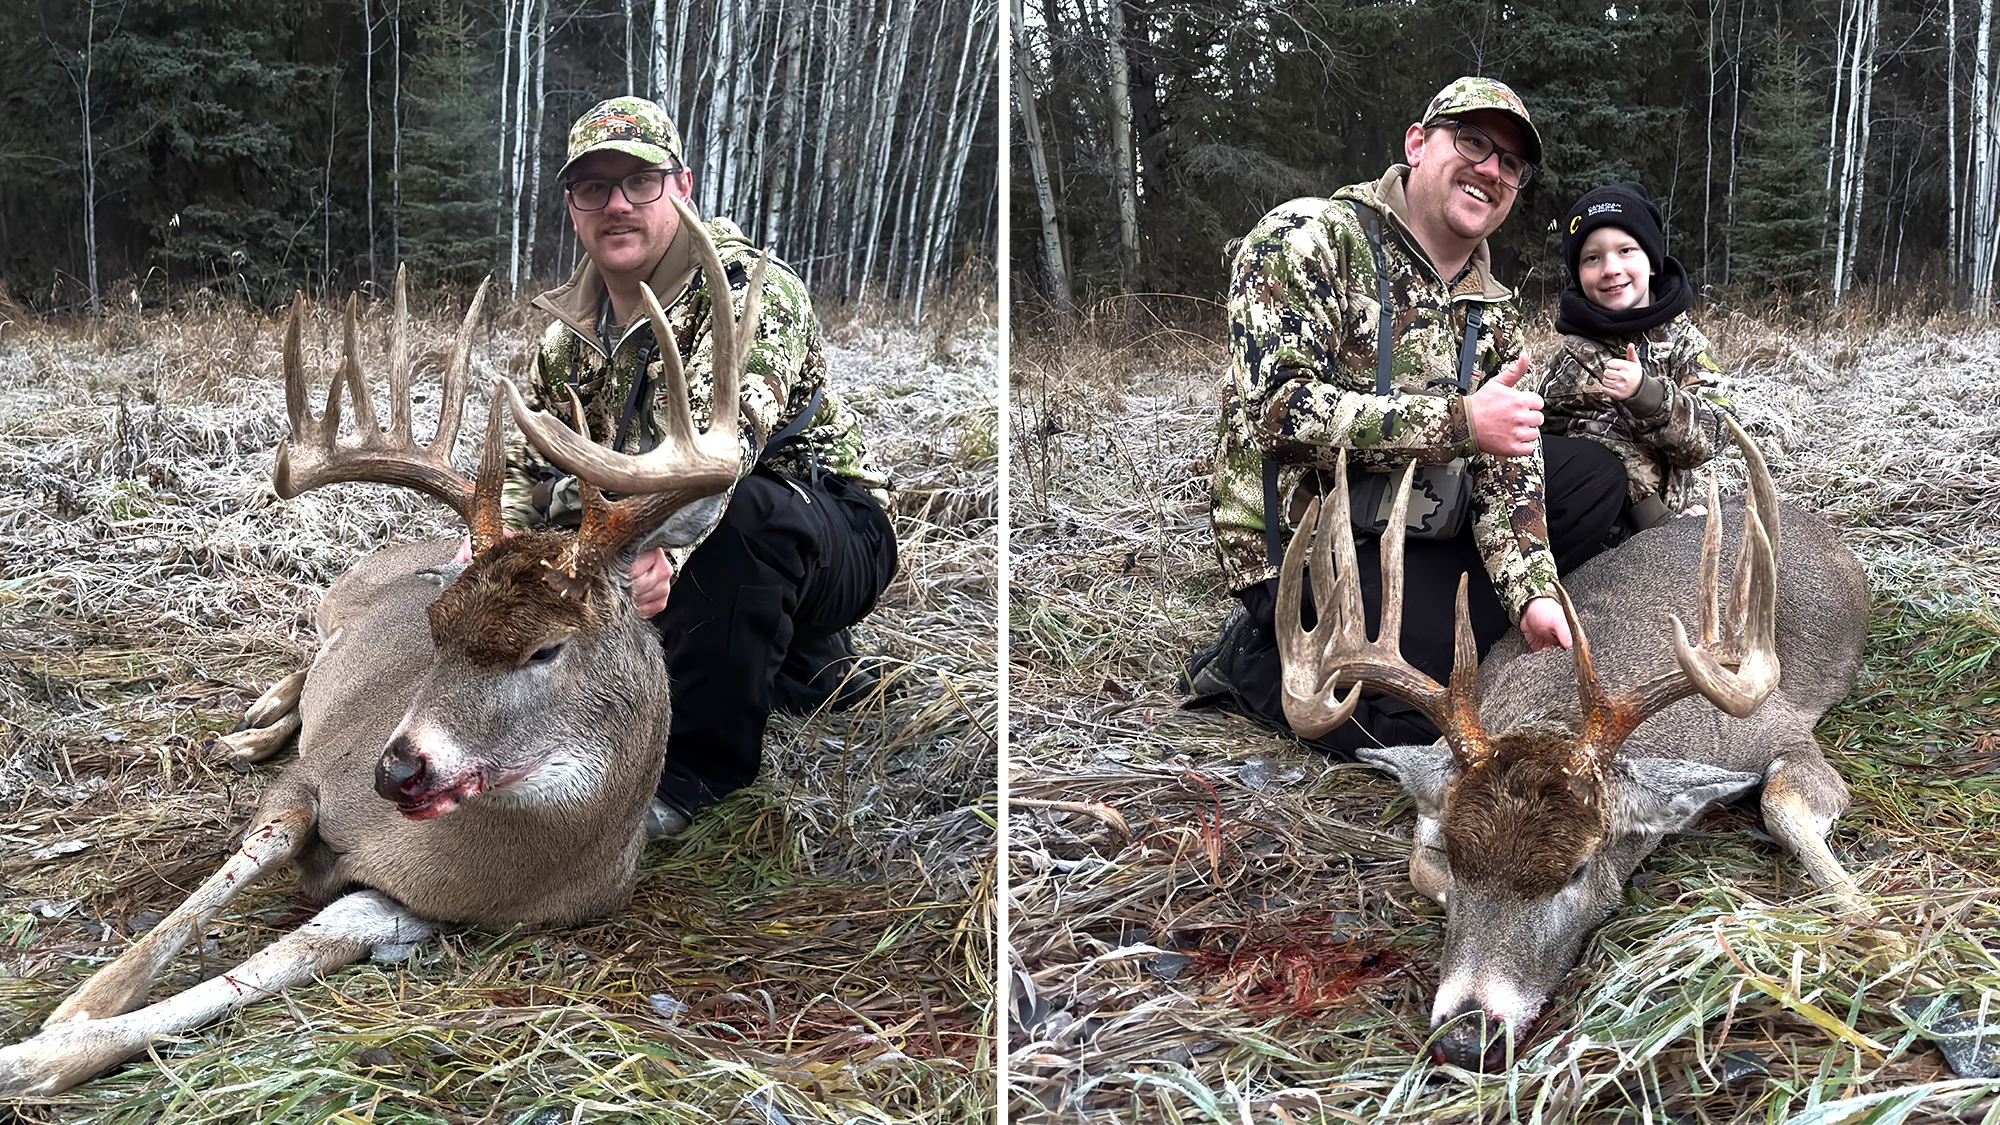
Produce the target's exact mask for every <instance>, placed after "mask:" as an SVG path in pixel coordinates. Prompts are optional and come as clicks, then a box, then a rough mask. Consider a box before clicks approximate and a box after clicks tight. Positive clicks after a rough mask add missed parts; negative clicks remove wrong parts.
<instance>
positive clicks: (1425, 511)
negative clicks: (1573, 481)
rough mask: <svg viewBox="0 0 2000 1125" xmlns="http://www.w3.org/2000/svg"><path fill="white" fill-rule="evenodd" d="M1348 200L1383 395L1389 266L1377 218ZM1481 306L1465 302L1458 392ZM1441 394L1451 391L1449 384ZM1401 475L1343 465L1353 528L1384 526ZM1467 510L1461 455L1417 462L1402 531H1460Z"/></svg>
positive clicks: (1468, 491)
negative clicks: (1367, 263)
mask: <svg viewBox="0 0 2000 1125" xmlns="http://www.w3.org/2000/svg"><path fill="white" fill-rule="evenodd" d="M1347 204H1348V206H1350V207H1352V208H1354V215H1355V218H1357V219H1359V220H1360V221H1361V230H1362V233H1363V234H1364V235H1366V236H1367V238H1368V249H1369V251H1370V252H1371V254H1372V255H1373V257H1374V259H1375V297H1376V305H1377V307H1378V308H1379V309H1380V310H1381V317H1380V325H1379V328H1378V330H1377V335H1376V341H1375V393H1376V394H1378V395H1386V394H1388V393H1389V392H1390V390H1391V388H1392V387H1393V385H1394V384H1393V382H1392V380H1391V378H1390V361H1391V358H1392V356H1391V351H1392V349H1393V348H1394V346H1395V331H1394V315H1395V312H1394V305H1393V303H1392V301H1391V299H1390V293H1389V266H1388V263H1387V262H1386V261H1385V260H1384V259H1383V256H1382V217H1381V216H1380V215H1379V214H1377V213H1376V212H1375V209H1374V208H1372V207H1364V206H1362V205H1361V204H1359V203H1355V202H1354V201H1353V200H1348V201H1347ZM1485 311H1486V310H1485V306H1483V305H1481V304H1479V303H1478V302H1472V303H1470V304H1468V306H1467V307H1466V310H1465V335H1464V336H1463V337H1461V338H1460V340H1459V345H1458V391H1459V393H1461V394H1464V393H1466V392H1469V391H1470V390H1471V389H1472V364H1473V360H1474V359H1475V358H1476V357H1477V354H1478V350H1479V324H1480V320H1481V316H1482V314H1483V313H1484V312H1485ZM1443 383H1445V380H1438V384H1439V385H1442V384H1443ZM1444 393H1450V391H1449V389H1448V388H1447V389H1445V391H1444ZM1401 479H1402V467H1401V466H1400V465H1398V466H1394V467H1391V466H1375V465H1353V466H1350V467H1349V468H1348V470H1347V495H1348V508H1347V511H1348V517H1349V518H1350V519H1351V520H1353V522H1354V529H1355V530H1356V531H1359V532H1363V533H1365V534H1369V535H1380V534H1382V532H1384V531H1385V530H1387V529H1388V527H1389V517H1390V515H1391V514H1392V513H1393V509H1394V508H1395V506H1396V483H1397V482H1398V481H1399V480H1401ZM1471 511H1472V472H1471V468H1470V466H1469V465H1468V464H1467V459H1466V458H1464V457H1455V458H1453V459H1451V460H1450V461H1447V462H1445V463H1444V464H1442V465H1419V466H1417V471H1416V472H1415V473H1414V474H1413V475H1412V476H1411V478H1410V506H1409V509H1408V510H1407V511H1406V512H1405V513H1404V514H1403V534H1404V535H1405V536H1406V537H1407V538H1410V539H1450V538H1452V537H1453V536H1456V535H1457V534H1458V533H1459V532H1461V531H1463V530H1465V521H1466V517H1467V515H1468V514H1469V513H1470V512H1471Z"/></svg>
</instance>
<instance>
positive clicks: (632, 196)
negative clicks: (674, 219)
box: [564, 168, 680, 211]
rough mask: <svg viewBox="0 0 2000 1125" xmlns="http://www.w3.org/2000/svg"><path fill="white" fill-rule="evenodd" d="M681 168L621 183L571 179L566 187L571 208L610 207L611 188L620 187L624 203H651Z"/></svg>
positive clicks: (655, 171)
mask: <svg viewBox="0 0 2000 1125" xmlns="http://www.w3.org/2000/svg"><path fill="white" fill-rule="evenodd" d="M679 171H680V169H679V168H648V169H646V170H645V171H643V172H634V173H632V174H631V175H629V176H627V177H625V178H624V179H622V180H571V181H570V182H569V183H568V184H565V185H564V190H565V191H567V192H569V202H570V206H572V207H575V208H576V209H577V210H579V211H602V210H604V209H605V208H606V207H608V206H610V205H611V189H612V188H614V187H615V188H617V189H618V190H619V192H620V193H622V194H623V195H624V196H625V202H627V203H630V204H631V205H632V206H634V207H641V206H644V205H646V204H648V203H652V202H654V201H655V200H657V199H659V198H660V197H661V196H662V195H665V194H666V193H667V177H668V176H671V175H674V174H675V173H677V172H679Z"/></svg>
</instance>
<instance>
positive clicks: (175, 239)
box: [0, 0, 1000, 312]
mask: <svg viewBox="0 0 2000 1125" xmlns="http://www.w3.org/2000/svg"><path fill="white" fill-rule="evenodd" d="M999 28H1000V23H999V14H998V9H997V5H996V3H995V0H921V2H917V3H911V2H909V0H904V2H902V3H898V2H897V0H671V2H669V0H653V2H651V3H647V2H645V0H328V2H317V3H313V2H304V0H204V2H202V3H199V4H191V3H182V2H178V0H13V2H10V3H5V4H0V282H4V284H5V286H6V287H7V289H8V291H10V292H11V293H12V295H13V297H14V298H15V299H16V300H19V301H22V302H24V303H25V304H27V305H28V306H30V307H32V308H35V309H39V310H42V311H49V312H60V311H84V310H89V311H93V312H94V311H96V310H98V309H100V308H101V307H102V306H103V304H104V302H106V301H109V300H112V299H118V300H124V301H130V300H133V299H135V298H136V299H137V300H139V301H141V302H143V303H145V304H147V305H156V304H159V303H162V302H164V301H168V300H170V299H171V295H172V294H177V293H187V292H193V291H199V290H203V289H205V290H208V291H210V292H211V293H214V294H218V295H228V296H230V297H233V298H236V299H240V300H244V301H248V302H251V303H256V304H261V305H265V306H271V305H274V304H277V303H280V302H282V301H284V300H286V299H287V298H288V297H289V295H290V293H291V291H292V290H294V289H303V290H305V291H306V292H308V293H311V294H313V295H315V296H320V297H325V296H328V295H333V296H338V295H340V294H342V293H344V292H346V291H347V290H349V289H355V288H359V289H362V290H363V291H367V292H379V291H382V290H384V289H386V287H387V286H388V284H389V282H390V279H392V278H393V276H394V274H395V269H396V265H397V263H399V262H401V263H406V264H407V265H408V266H409V268H410V269H411V271H412V278H413V280H414V281H415V282H416V283H417V284H418V285H420V286H431V287H435V286H439V285H443V286H450V287H467V286H469V285H471V284H473V283H476V282H477V281H478V279H479V278H480V277H482V276H485V275H487V274H492V275H493V276H494V278H495V280H496V283H497V284H498V285H499V286H500V290H501V292H502V293H503V294H506V293H512V294H517V295H521V296H526V295H531V294H532V293H534V292H536V291H537V290H538V289H539V288H541V287H545V286H546V285H547V284H549V283H551V282H552V281H555V280H557V279H560V278H562V277H565V276H567V275H568V273H569V271H570V269H571V268H572V266H573V264H574V263H575V261H576V259H577V248H576V242H575V238H574V235H573V234H572V233H571V231H570V230H569V224H568V220H567V217H566V214H565V209H564V203H563V194H562V189H561V186H560V185H559V184H557V183H556V182H555V176H556V173H557V172H558V170H560V168H561V166H562V164H563V161H564V154H565V144H566V138H567V135H568V131H569V127H570V125H571V123H572V122H573V121H575V119H576V118H577V116H578V115H579V114H581V113H582V112H583V111H584V110H586V109H588V108H589V107H590V106H591V105H593V104H595V103H596V102H597V101H599V100H601V99H604V98H607V97H615V96H619V95H622V94H627V93H636V94H639V95H642V96H646V97H651V98H653V99H655V100H656V101H658V102H659V103H660V104H661V105H663V106H665V107H667V108H668V110H669V112H670V114H671V115H672V116H673V117H674V120H675V121H676V122H677V124H678V125H679V127H680V130H681V134H682V138H683V141H684V143H685V145H686V148H687V160H688V164H689V166H690V167H691V168H693V170H694V172H695V193H696V202H697V204H698V206H699V209H700V210H701V211H702V213H703V214H710V215H726V216H729V217H731V218H733V219H734V220H735V221H736V222H737V224H738V225H740V226H741V227H743V228H744V230H745V231H747V232H748V233H749V234H750V236H751V237H752V238H753V239H756V240H758V241H759V242H761V243H762V244H764V245H767V246H771V247H773V248H774V250H775V252H776V253H777V254H778V255H779V256H780V257H782V258H784V259H785V260H786V261H788V262H790V263H791V264H792V265H793V266H794V267H795V268H797V269H798V270H799V271H800V273H801V274H802V275H803V276H804V277H805V278H806V279H807V281H808V283H809V284H810V285H811V287H812V289H813V292H814V294H815V296H816V297H817V298H818V299H820V300H822V301H825V300H842V299H846V300H851V299H857V298H862V297H885V298H888V299H891V300H901V301H909V302H912V303H913V304H914V305H915V306H916V308H917V309H919V310H920V309H921V302H922V300H923V298H924V296H925V295H926V294H932V295H935V294H937V293H939V292H941V291H943V290H944V289H946V288H947V287H949V285H950V284H951V282H952V280H953V279H954V277H955V276H957V275H958V274H959V273H960V271H961V270H963V269H964V268H965V267H966V266H967V265H968V264H970V265H972V266H973V268H974V273H975V274H977V273H979V272H980V271H982V270H983V269H985V264H986V263H988V262H990V261H991V259H992V257H993V256H994V248H993V247H994V238H995V236H996V235H995V227H996V223H997V214H996V208H995V203H994V199H995V184H994V181H993V176H994V171H993V170H994V168H995V167H996V166H997V160H996V159H995V155H996V154H995V151H994V140H993V138H994V137H995V136H996V135H997V131H998V130H997V123H996V122H995V120H994V116H993V115H994V113H995V112H996V110H997V98H996V97H995V93H996V90H997V83H998V80H999V76H998V74H997V62H996V60H997V58H998V54H999V51H998V42H997V37H998V34H999ZM975 283H976V284H985V283H984V282H975Z"/></svg>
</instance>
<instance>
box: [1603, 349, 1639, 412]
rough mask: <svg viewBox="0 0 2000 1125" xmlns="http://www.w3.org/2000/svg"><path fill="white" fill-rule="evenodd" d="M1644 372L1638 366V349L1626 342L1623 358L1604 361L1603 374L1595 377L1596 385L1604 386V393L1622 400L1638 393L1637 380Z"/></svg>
mask: <svg viewBox="0 0 2000 1125" xmlns="http://www.w3.org/2000/svg"><path fill="white" fill-rule="evenodd" d="M1645 374H1646V372H1645V370H1644V369H1643V368H1641V367H1640V366H1639V349H1638V348H1636V347H1634V346H1632V345H1631V344H1627V345H1625V358H1624V359H1607V360H1605V361H1604V374H1602V375H1599V376H1598V377H1597V385H1598V386H1600V387H1603V388H1604V393H1605V394H1608V395H1610V396H1611V397H1612V398H1615V399H1617V400H1618V401H1620V402H1623V401H1625V400H1626V399H1628V398H1631V397H1632V396H1633V395H1634V394H1636V393H1638V390H1639V380H1640V379H1641V378H1644V377H1645Z"/></svg>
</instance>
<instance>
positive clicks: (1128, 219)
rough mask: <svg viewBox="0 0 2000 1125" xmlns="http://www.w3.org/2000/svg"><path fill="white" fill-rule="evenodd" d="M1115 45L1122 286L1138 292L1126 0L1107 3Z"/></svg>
mask: <svg viewBox="0 0 2000 1125" xmlns="http://www.w3.org/2000/svg"><path fill="white" fill-rule="evenodd" d="M1105 9H1106V12H1107V15H1108V24H1109V28H1108V30H1109V32H1110V35H1109V42H1110V45H1111V85H1110V97H1111V152H1112V158H1113V159H1114V160H1116V161H1117V162H1118V163H1117V167H1116V168H1115V169H1114V170H1113V178H1112V182H1113V184H1114V185H1115V187H1116V189H1117V192H1118V285H1119V288H1120V289H1123V290H1124V291H1125V292H1127V293H1130V292H1134V291H1135V290H1136V289H1137V287H1138V285H1139V168H1138V160H1137V159H1136V154H1135V153H1134V152H1133V151H1132V89H1131V79H1132V69H1131V64H1130V62H1129V60H1127V59H1126V57H1125V4H1124V0H1106V3H1105Z"/></svg>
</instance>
